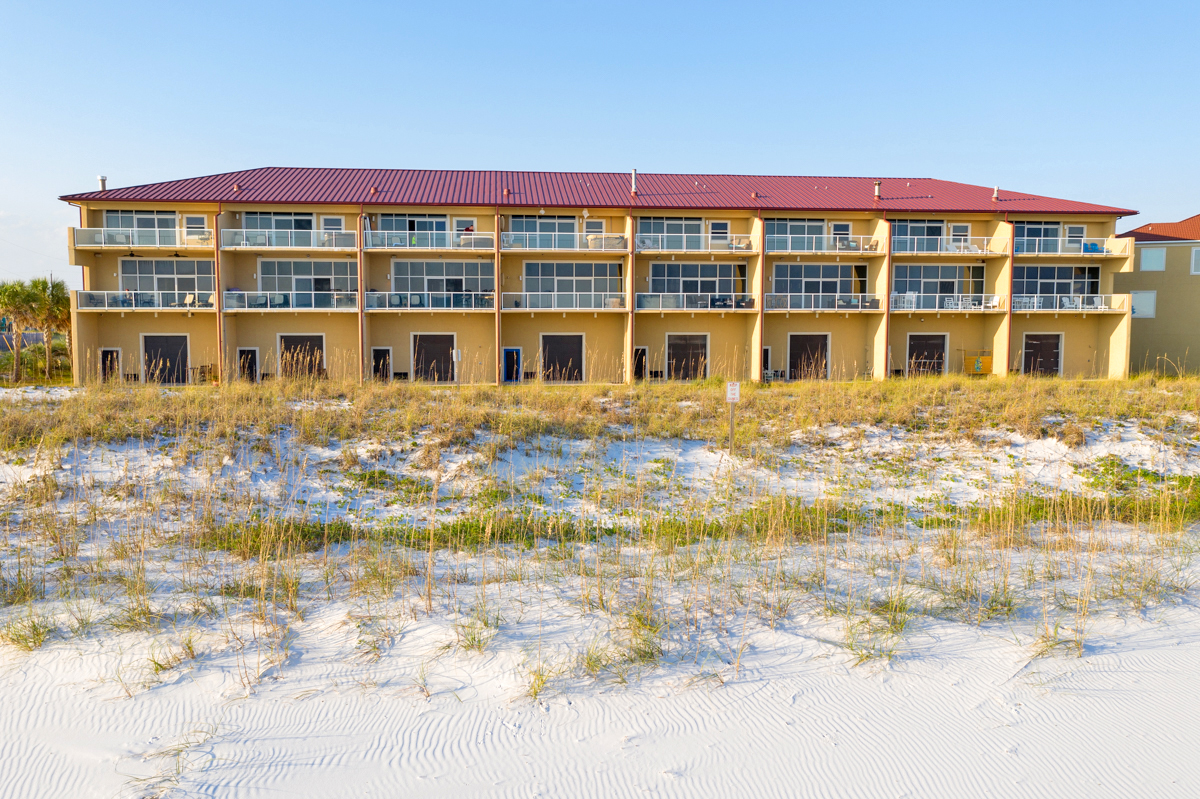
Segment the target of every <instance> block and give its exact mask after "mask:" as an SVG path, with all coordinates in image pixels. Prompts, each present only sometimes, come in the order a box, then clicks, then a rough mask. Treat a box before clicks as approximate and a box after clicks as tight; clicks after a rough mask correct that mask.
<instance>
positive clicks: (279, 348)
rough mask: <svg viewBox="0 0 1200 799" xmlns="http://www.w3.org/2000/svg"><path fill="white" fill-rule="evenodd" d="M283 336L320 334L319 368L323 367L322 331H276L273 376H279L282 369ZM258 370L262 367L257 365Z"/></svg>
mask: <svg viewBox="0 0 1200 799" xmlns="http://www.w3.org/2000/svg"><path fill="white" fill-rule="evenodd" d="M284 336H296V337H300V336H306V337H307V336H320V337H321V368H322V369H325V368H326V367H325V334H324V333H276V334H275V377H276V378H278V377H280V376H281V375H280V372H281V371H282V369H283V337H284ZM259 369H260V371H261V369H262V367H261V366H260V367H259Z"/></svg>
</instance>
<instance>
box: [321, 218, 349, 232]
mask: <svg viewBox="0 0 1200 799" xmlns="http://www.w3.org/2000/svg"><path fill="white" fill-rule="evenodd" d="M326 219H336V220H338V221H339V222H341V223H342V226H341V227H336V228H327V227H325V220H326ZM319 224H320V225H321V227H320V230H319V231H317V232H320V231H321V230H331V231H333V230H336V231H340V232H342V233H346V232H347V231H346V217H344V216H337V215H334V214H329V215H326V214H322V215H321V218H320V220H319Z"/></svg>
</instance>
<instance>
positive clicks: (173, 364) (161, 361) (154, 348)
mask: <svg viewBox="0 0 1200 799" xmlns="http://www.w3.org/2000/svg"><path fill="white" fill-rule="evenodd" d="M142 348H143V350H144V352H145V353H146V382H147V383H172V384H180V383H186V382H187V375H188V353H187V336H146V337H145V338H144V339H143V340H142Z"/></svg>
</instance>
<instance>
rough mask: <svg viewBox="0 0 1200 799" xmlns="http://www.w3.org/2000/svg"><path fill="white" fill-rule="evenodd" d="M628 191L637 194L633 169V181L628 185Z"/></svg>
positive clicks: (635, 175)
mask: <svg viewBox="0 0 1200 799" xmlns="http://www.w3.org/2000/svg"><path fill="white" fill-rule="evenodd" d="M629 193H630V194H637V170H636V169H635V170H633V182H632V183H630V185H629Z"/></svg>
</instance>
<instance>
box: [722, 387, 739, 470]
mask: <svg viewBox="0 0 1200 799" xmlns="http://www.w3.org/2000/svg"><path fill="white" fill-rule="evenodd" d="M741 400H742V384H741V383H726V384H725V402H727V403H728V404H729V455H730V457H732V456H733V406H735V405H737V404H738V403H739V402H741Z"/></svg>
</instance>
